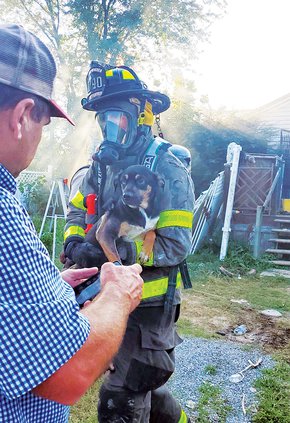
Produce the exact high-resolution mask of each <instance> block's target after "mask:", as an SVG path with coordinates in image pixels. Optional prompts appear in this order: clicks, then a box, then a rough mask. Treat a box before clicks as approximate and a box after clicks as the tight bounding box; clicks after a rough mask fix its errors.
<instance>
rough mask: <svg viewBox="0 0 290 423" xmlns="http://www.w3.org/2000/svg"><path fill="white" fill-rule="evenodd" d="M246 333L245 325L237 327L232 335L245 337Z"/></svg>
mask: <svg viewBox="0 0 290 423" xmlns="http://www.w3.org/2000/svg"><path fill="white" fill-rule="evenodd" d="M247 331H248V329H247V326H246V325H239V326H237V327H236V328H235V329H234V330H233V332H234V334H235V335H237V336H240V335H245V333H246V332H247Z"/></svg>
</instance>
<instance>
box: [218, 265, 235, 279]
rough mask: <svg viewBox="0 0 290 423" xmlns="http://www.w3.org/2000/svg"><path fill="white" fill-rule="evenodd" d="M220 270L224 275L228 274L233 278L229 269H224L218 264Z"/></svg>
mask: <svg viewBox="0 0 290 423" xmlns="http://www.w3.org/2000/svg"><path fill="white" fill-rule="evenodd" d="M219 270H220V272H221V273H222V274H223V275H225V276H229V277H230V278H233V277H234V276H235V274H234V273H232V272H230V271H229V270H227V269H225V268H224V267H223V266H220V268H219Z"/></svg>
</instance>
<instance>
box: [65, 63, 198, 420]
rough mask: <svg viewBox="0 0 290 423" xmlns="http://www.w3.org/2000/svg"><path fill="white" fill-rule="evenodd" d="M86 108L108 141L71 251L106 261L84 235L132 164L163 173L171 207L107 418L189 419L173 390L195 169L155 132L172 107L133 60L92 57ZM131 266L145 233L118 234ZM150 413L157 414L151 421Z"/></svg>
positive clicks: (110, 384)
mask: <svg viewBox="0 0 290 423" xmlns="http://www.w3.org/2000/svg"><path fill="white" fill-rule="evenodd" d="M87 90H88V96H87V97H86V98H84V99H83V100H82V106H83V108H84V109H85V110H89V111H92V112H94V114H95V118H96V122H97V124H98V125H99V126H100V128H101V131H102V136H103V141H102V143H101V144H100V146H99V148H98V151H97V152H96V153H95V154H94V156H93V163H92V164H91V166H90V167H89V169H88V171H87V173H86V175H85V177H84V179H83V181H82V183H81V185H80V188H79V190H78V191H77V193H76V194H75V196H74V197H73V198H72V199H71V201H70V204H69V212H68V217H67V222H66V226H65V236H64V237H65V242H64V254H65V257H66V258H67V259H69V260H72V261H73V262H74V263H77V264H78V265H79V266H95V265H97V266H100V265H101V264H102V263H104V262H105V261H106V260H107V259H106V257H105V255H104V253H103V251H102V250H101V249H100V248H98V247H96V246H93V245H91V244H89V243H88V242H85V241H84V236H85V230H86V227H87V225H91V224H93V223H94V222H95V221H97V220H98V219H100V217H101V216H102V215H103V214H104V213H105V211H106V207H107V205H108V201H109V200H110V199H112V198H114V197H118V195H119V192H118V189H119V188H118V186H117V184H115V182H114V181H115V180H116V176H117V175H118V173H119V172H120V171H121V170H123V169H126V168H127V167H128V166H130V165H133V164H141V165H144V166H147V167H148V168H150V169H151V170H152V171H155V172H157V173H158V174H159V176H160V177H161V178H162V179H163V180H164V188H163V189H164V196H163V199H162V201H164V204H165V206H164V209H163V211H162V212H161V214H160V217H159V220H158V223H157V228H156V240H155V243H154V248H153V252H152V254H151V256H150V258H149V260H148V261H147V262H146V263H145V264H144V266H143V272H142V278H143V279H144V282H145V283H144V289H143V297H142V301H141V304H140V306H139V307H138V309H137V310H136V311H134V312H133V313H132V314H131V315H130V318H129V322H128V326H127V330H126V333H125V336H124V339H123V343H122V346H121V348H120V350H119V352H118V354H117V356H116V357H115V359H114V362H113V365H114V371H111V372H110V373H109V374H108V375H107V376H106V378H105V380H104V383H103V385H102V387H101V389H100V396H99V403H98V418H99V422H100V423H113V422H116V421H126V422H132V423H133V422H135V423H139V422H140V423H141V422H142V423H145V422H149V421H150V422H158V423H162V422H164V423H165V422H166V423H171V422H172V423H178V422H179V423H186V422H189V421H190V420H189V419H188V417H187V416H186V414H185V412H184V411H183V410H182V409H181V407H180V405H179V404H178V403H177V401H176V400H175V399H174V398H173V397H172V396H171V394H170V393H169V391H168V390H167V388H166V386H165V383H166V381H167V380H168V379H169V377H170V376H171V375H172V373H173V371H174V348H175V347H176V346H177V345H178V344H179V343H180V342H182V340H181V338H180V337H179V336H178V334H177V332H176V327H175V323H176V321H177V319H178V316H179V308H180V286H181V279H182V278H181V274H184V272H183V271H182V266H180V264H181V263H183V261H184V259H185V258H186V256H187V255H188V254H189V251H190V245H191V229H192V220H193V206H194V190H193V184H192V181H191V178H190V176H189V173H188V171H187V170H186V169H185V167H184V166H183V165H182V163H181V162H180V161H179V160H178V159H177V158H176V157H175V156H173V155H172V154H171V153H169V152H168V148H169V147H170V146H171V144H170V143H168V142H167V141H165V140H163V139H161V138H159V137H154V136H153V134H152V130H151V127H152V125H153V122H154V115H157V114H159V113H161V112H163V111H165V110H166V109H168V107H169V106H170V100H169V98H168V97H167V96H166V95H165V94H161V93H159V92H157V91H150V90H149V89H148V88H147V86H146V85H145V84H144V83H143V82H142V81H140V80H139V78H138V76H137V75H136V73H135V72H134V71H133V70H132V69H131V68H128V67H125V66H119V67H110V66H107V65H106V66H104V65H101V64H99V63H98V62H95V61H93V62H92V63H91V67H90V70H89V73H88V76H87ZM92 193H94V194H96V207H95V210H96V213H95V215H94V216H93V221H92V215H91V214H90V215H89V219H90V220H88V214H87V213H86V212H87V209H86V198H87V196H88V195H90V194H92ZM117 246H118V251H119V254H120V256H121V259H122V262H123V264H125V265H129V264H130V263H135V262H139V252H140V251H141V248H142V241H141V240H138V239H136V240H128V239H126V240H124V239H122V238H121V239H119V240H118V241H117ZM149 419H150V420H149Z"/></svg>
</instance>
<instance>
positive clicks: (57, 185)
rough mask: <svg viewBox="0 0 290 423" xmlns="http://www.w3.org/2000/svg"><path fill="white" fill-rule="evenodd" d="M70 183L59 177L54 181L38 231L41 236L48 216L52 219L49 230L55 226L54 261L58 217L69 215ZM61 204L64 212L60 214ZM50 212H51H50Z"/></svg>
mask: <svg viewBox="0 0 290 423" xmlns="http://www.w3.org/2000/svg"><path fill="white" fill-rule="evenodd" d="M68 194H69V190H68V185H67V179H57V180H55V181H53V183H52V185H51V189H50V193H49V197H48V201H47V204H46V208H45V212H44V215H43V219H42V222H41V227H40V230H39V233H38V236H39V238H41V235H42V233H43V229H44V226H45V223H46V220H47V218H50V219H51V222H50V227H49V230H50V232H51V230H52V226H53V244H52V258H51V259H52V261H54V259H55V247H56V229H57V219H59V218H62V219H66V216H67V203H68ZM59 206H61V210H62V214H58V213H57V212H56V211H57V209H58V208H59ZM49 212H50V214H49Z"/></svg>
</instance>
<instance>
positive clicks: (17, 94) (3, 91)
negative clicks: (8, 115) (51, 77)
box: [0, 83, 50, 122]
mask: <svg viewBox="0 0 290 423" xmlns="http://www.w3.org/2000/svg"><path fill="white" fill-rule="evenodd" d="M25 98H31V99H32V100H33V101H34V107H33V109H32V111H31V117H32V119H33V120H34V121H35V122H40V121H41V119H42V118H43V117H50V106H49V104H48V102H47V101H45V100H44V99H42V98H41V97H39V96H37V95H35V94H30V93H28V92H26V91H22V90H19V89H18V88H14V87H10V86H9V85H5V84H1V83H0V111H4V110H8V109H12V108H13V107H15V106H16V104H17V103H19V101H21V100H23V99H25Z"/></svg>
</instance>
